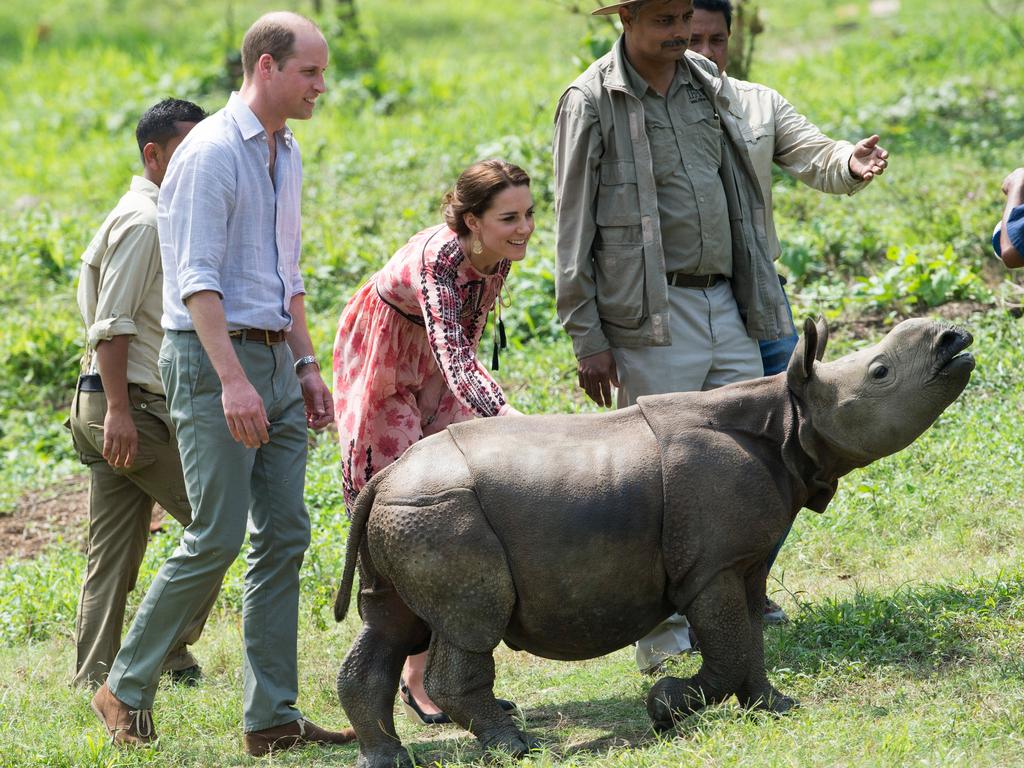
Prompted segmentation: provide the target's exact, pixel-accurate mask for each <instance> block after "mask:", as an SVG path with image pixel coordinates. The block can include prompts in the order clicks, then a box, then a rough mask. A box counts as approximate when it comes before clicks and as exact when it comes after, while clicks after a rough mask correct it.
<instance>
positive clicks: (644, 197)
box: [554, 36, 793, 670]
mask: <svg viewBox="0 0 1024 768" xmlns="http://www.w3.org/2000/svg"><path fill="white" fill-rule="evenodd" d="M722 91H723V84H722V80H721V79H720V78H719V77H717V70H716V68H715V66H714V65H713V64H712V63H711V62H709V61H708V60H707V59H705V58H704V57H702V56H699V55H696V54H693V53H690V52H688V53H687V54H686V56H685V57H684V58H683V59H682V60H680V62H679V63H678V65H677V71H676V75H675V77H674V78H673V82H672V84H671V85H670V87H669V90H668V92H667V94H666V97H662V96H661V95H660V94H657V93H656V92H654V91H653V90H652V89H650V88H649V87H648V86H647V84H646V83H645V82H644V81H643V79H642V78H641V77H640V76H639V75H638V74H637V73H636V71H635V70H634V69H633V68H632V66H631V65H630V64H629V62H628V60H627V58H626V56H625V40H624V37H622V36H620V37H619V39H618V41H617V42H616V44H615V46H614V47H613V49H612V50H611V51H610V52H609V53H608V54H606V55H605V56H603V57H601V58H600V59H598V60H597V61H596V62H594V63H593V64H592V65H591V66H590V67H589V68H588V69H587V70H586V71H585V72H584V73H583V74H582V75H580V76H579V77H578V78H577V80H576V81H575V82H574V83H573V84H572V85H570V86H569V88H568V89H567V90H566V92H565V93H564V94H563V95H562V98H561V100H560V101H559V105H558V110H557V114H556V119H555V126H556V127H555V138H554V163H555V188H556V198H555V206H556V216H557V234H556V249H557V270H556V276H555V289H556V296H557V309H558V314H559V318H560V319H561V321H562V324H563V326H564V327H565V329H566V331H567V332H568V333H569V335H570V336H571V337H572V342H573V350H574V352H575V354H576V357H577V358H579V359H582V358H585V357H588V356H590V355H594V354H597V353H599V352H603V351H605V350H609V349H610V350H611V351H612V353H613V356H614V357H615V361H616V365H617V368H618V374H619V381H620V388H619V406H620V407H622V406H625V405H629V404H632V402H634V401H635V398H636V396H638V395H644V394H655V393H657V392H667V391H677V390H687V389H702V388H704V389H707V388H711V387H714V386H720V385H722V384H726V383H729V382H732V381H740V380H743V379H749V378H756V377H758V376H760V375H762V373H763V369H762V367H761V358H760V353H759V350H758V346H757V343H756V340H760V339H777V338H779V337H781V336H787V335H790V334H792V333H793V323H792V320H791V317H790V314H789V309H788V305H787V304H786V300H785V296H784V294H783V293H782V287H781V285H780V283H779V279H778V275H777V274H776V272H775V267H774V264H773V256H774V255H777V251H776V252H775V254H773V253H772V252H771V251H770V250H769V248H768V246H767V243H768V234H767V227H768V221H767V215H766V201H765V195H764V191H763V189H762V187H761V185H760V184H759V183H758V178H757V175H756V173H755V171H754V169H753V166H752V163H751V159H750V155H749V153H748V150H747V143H746V142H745V140H744V136H743V133H742V126H741V123H740V122H739V121H738V120H737V119H736V118H735V116H734V115H733V114H732V113H731V112H730V110H729V101H728V98H727V97H726V96H725V95H724V94H723V92H722ZM670 286H671V287H670ZM691 289H692V290H691ZM659 348H671V349H664V350H663V351H659ZM716 358H720V359H716ZM689 647H690V643H689V639H688V628H687V625H686V620H685V618H684V617H682V616H678V615H677V616H674V617H672V618H671V619H670V620H669V621H668V622H666V623H665V624H662V625H661V626H660V627H658V628H656V629H655V630H654V631H653V632H652V633H651V634H650V635H648V636H647V637H646V638H643V639H641V640H640V641H639V643H638V646H637V663H638V665H639V666H640V667H641V668H642V669H645V670H646V669H652V668H654V667H656V665H657V664H658V663H659V662H660V661H662V660H663V659H665V658H668V657H669V656H671V655H673V654H674V653H678V652H680V651H683V650H686V649H688V648H689Z"/></svg>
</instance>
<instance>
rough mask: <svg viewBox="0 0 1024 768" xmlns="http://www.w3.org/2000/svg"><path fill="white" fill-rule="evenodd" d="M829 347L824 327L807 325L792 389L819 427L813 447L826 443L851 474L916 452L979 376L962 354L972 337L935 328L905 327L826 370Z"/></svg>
mask: <svg viewBox="0 0 1024 768" xmlns="http://www.w3.org/2000/svg"><path fill="white" fill-rule="evenodd" d="M827 341H828V327H827V326H826V325H825V322H824V320H819V321H818V324H817V325H816V324H815V323H814V322H812V321H811V320H810V319H808V320H806V321H805V323H804V334H803V337H802V338H801V339H800V342H799V343H798V344H797V347H796V349H795V350H794V351H793V356H792V358H790V362H789V368H788V370H787V372H786V377H787V383H788V385H789V388H790V390H791V391H792V392H793V394H794V395H795V396H796V398H797V399H798V400H799V401H800V402H801V403H802V405H803V407H804V409H805V412H806V415H807V417H808V419H807V420H809V422H810V423H811V424H813V431H814V433H815V436H816V438H817V439H816V440H815V441H814V442H816V443H824V446H825V447H826V449H827V452H828V453H829V454H830V457H831V459H832V462H834V463H835V464H838V465H845V466H846V467H849V468H852V467H860V466H864V465H866V464H869V463H870V462H872V461H874V460H875V459H878V458H881V457H882V456H887V455H889V454H891V453H895V452H896V451H899V450H901V449H902V448H905V447H906V446H908V445H910V443H912V442H913V441H914V440H915V439H916V438H917V437H918V436H919V435H920V434H921V433H922V432H924V431H925V430H926V429H928V427H930V426H931V425H932V423H933V422H934V421H935V419H937V418H938V416H939V414H940V413H942V412H943V411H944V410H945V409H946V407H947V406H948V405H949V404H950V403H952V402H953V401H954V400H955V399H956V398H957V396H959V394H960V393H961V392H962V391H963V389H964V387H966V386H967V382H968V381H969V380H970V378H971V371H973V370H974V358H973V357H972V356H971V355H970V353H968V352H964V350H965V349H966V348H967V347H969V346H970V345H971V342H972V341H973V338H972V337H971V335H970V334H969V333H967V332H966V331H964V330H963V329H961V328H958V327H956V326H951V325H947V324H943V323H938V322H934V321H931V320H925V319H913V320H905V321H904V322H902V323H900V324H899V325H897V326H896V327H895V328H893V329H892V330H891V331H890V332H889V333H888V334H887V335H886V336H885V338H884V339H882V340H881V341H880V342H879V343H878V344H875V345H874V346H871V347H867V348H865V349H862V350H859V351H857V352H854V353H852V354H849V355H846V356H845V357H842V358H840V359H838V360H835V361H833V362H829V363H823V362H820V361H821V359H822V357H823V355H824V352H825V345H826V343H827ZM804 426H805V425H802V426H801V443H804V444H805V445H806V444H807V443H808V442H809V441H807V440H805V439H804V434H803V433H804ZM807 426H809V425H807ZM818 452H819V451H816V453H818ZM832 462H830V463H832Z"/></svg>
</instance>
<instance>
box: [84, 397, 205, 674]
mask: <svg viewBox="0 0 1024 768" xmlns="http://www.w3.org/2000/svg"><path fill="white" fill-rule="evenodd" d="M128 394H129V398H130V400H131V408H132V420H133V421H134V422H135V428H136V430H138V434H139V450H138V455H137V457H136V459H135V462H134V463H133V465H132V466H131V467H129V468H127V469H115V468H114V467H111V466H110V465H109V464H108V463H107V462H106V461H105V460H104V458H103V455H102V451H103V419H104V417H105V415H106V412H107V401H106V397H105V396H104V394H103V393H102V392H82V391H78V392H76V393H75V399H74V401H73V402H72V405H71V419H70V427H71V435H72V439H73V440H74V444H75V449H76V450H77V451H78V455H79V458H80V459H81V461H82V463H83V464H85V465H86V466H88V467H89V551H88V561H87V563H86V568H85V579H84V580H83V582H82V591H81V596H80V598H79V601H78V617H77V621H76V623H75V649H76V659H75V679H74V684H75V685H80V686H89V685H91V686H99V685H101V684H102V683H103V681H104V679H105V678H106V676H107V673H108V672H109V671H110V667H111V664H113V661H114V657H115V656H116V655H117V651H118V649H119V648H120V647H121V630H122V628H123V626H124V615H125V604H126V603H127V600H128V593H129V592H131V591H132V590H133V589H134V588H135V584H136V580H137V578H138V575H139V567H140V565H141V564H142V558H143V555H144V554H145V552H146V544H147V541H148V539H149V521H150V518H151V515H152V512H153V504H154V502H159V504H160V506H162V507H163V508H164V509H166V510H167V511H168V512H169V513H170V514H171V515H172V516H173V517H174V518H175V519H176V520H177V521H178V522H179V523H181V524H182V526H187V525H188V524H189V523H190V522H191V521H192V518H191V508H190V507H189V503H188V497H187V495H186V493H185V480H184V478H183V476H182V472H181V460H180V459H179V457H178V445H177V442H176V440H175V438H174V429H173V427H172V426H171V423H170V418H169V417H168V415H167V405H166V401H165V400H164V398H163V397H161V396H160V395H154V394H152V393H150V392H146V391H145V390H143V389H141V388H140V387H138V386H137V385H134V384H132V385H129V388H128ZM219 590H220V585H219V584H218V585H217V588H216V589H213V590H212V591H211V593H210V594H209V596H208V598H207V600H206V602H205V603H204V604H203V606H202V608H201V610H200V611H199V613H198V614H197V615H196V617H195V618H194V619H193V620H192V621H190V622H189V624H188V626H187V627H186V628H185V631H184V632H183V634H182V636H181V637H180V638H176V639H175V642H174V643H173V644H172V646H171V649H170V651H169V652H168V654H167V656H166V657H165V658H164V661H163V665H162V669H163V670H165V671H166V670H182V669H187V668H188V667H191V666H193V665H195V664H196V660H195V658H194V657H193V656H192V654H191V653H190V652H189V650H188V647H187V646H189V645H192V644H194V643H195V642H196V641H197V640H198V639H199V636H200V634H201V633H202V631H203V626H204V625H205V623H206V620H207V617H208V616H209V613H210V610H211V609H212V608H213V605H214V603H215V602H216V599H217V593H218V592H219Z"/></svg>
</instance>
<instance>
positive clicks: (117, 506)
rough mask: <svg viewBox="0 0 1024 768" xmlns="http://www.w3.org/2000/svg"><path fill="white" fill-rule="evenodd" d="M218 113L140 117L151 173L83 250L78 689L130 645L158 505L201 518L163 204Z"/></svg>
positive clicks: (185, 667)
mask: <svg viewBox="0 0 1024 768" xmlns="http://www.w3.org/2000/svg"><path fill="white" fill-rule="evenodd" d="M205 116H206V114H205V112H203V110H202V109H201V108H200V107H198V106H196V105H195V104H192V103H191V102H187V101H181V100H177V99H167V100H165V101H162V102H160V103H159V104H157V105H155V106H154V107H152V108H151V109H150V110H148V111H147V112H146V113H145V114H144V115H143V116H142V118H141V119H140V120H139V124H138V127H137V128H136V132H135V135H136V139H137V141H138V145H139V151H140V152H141V154H142V162H143V166H144V170H143V175H142V176H135V177H133V178H132V182H131V188H130V189H129V191H128V192H127V193H126V194H125V195H124V196H123V197H122V198H121V200H120V201H119V202H118V204H117V206H116V207H115V208H114V210H113V211H112V212H111V213H110V214H109V215H108V216H107V218H106V220H105V221H104V222H103V226H101V227H100V229H99V231H98V232H97V233H96V235H95V236H94V237H93V239H92V242H90V243H89V247H88V248H86V250H85V252H84V253H83V254H82V268H81V273H80V276H79V283H78V305H79V308H80V309H81V312H82V319H83V320H84V321H85V326H86V329H87V331H88V349H87V352H86V354H85V357H84V358H83V361H82V370H83V374H82V376H81V377H80V378H79V384H78V389H77V391H76V393H75V398H74V402H73V403H72V406H71V419H70V425H71V432H72V437H73V439H74V443H75V448H76V450H77V451H78V454H79V457H80V458H81V460H82V463H83V464H86V465H87V466H88V467H89V553H88V563H87V565H86V572H85V580H84V582H83V584H82V593H81V598H80V600H79V605H78V620H77V622H76V626H75V645H76V650H77V656H76V663H75V679H74V682H75V684H76V685H82V686H88V685H91V686H93V687H97V686H99V685H100V684H101V683H102V682H103V680H104V678H105V677H106V675H107V673H108V672H109V671H110V665H111V663H112V662H113V660H114V657H115V656H116V655H117V651H118V649H119V648H120V646H121V629H122V626H123V623H124V614H125V603H126V600H127V597H128V593H129V592H130V591H131V590H132V589H133V588H134V586H135V581H136V578H137V576H138V572H139V566H140V565H141V563H142V557H143V555H144V553H145V551H146V541H147V538H148V535H149V522H150V517H151V515H152V511H153V504H154V502H159V503H160V505H161V506H162V507H163V508H164V509H166V510H167V511H168V512H170V513H171V514H172V515H173V516H174V517H175V519H177V520H178V521H179V522H180V523H181V524H182V525H184V526H187V525H188V524H189V523H190V522H191V508H190V507H189V503H188V497H187V496H186V493H185V481H184V478H183V476H182V470H181V460H180V458H179V456H178V446H177V441H176V440H175V435H174V429H173V427H172V426H171V422H170V419H169V417H168V414H167V405H166V402H165V399H164V388H163V384H162V383H161V381H160V373H159V371H158V369H157V358H158V355H159V351H160V344H161V341H162V340H163V329H162V328H161V327H160V316H161V313H162V299H161V292H162V287H163V280H162V270H161V262H160V242H159V238H158V236H157V224H156V201H157V193H158V191H159V188H160V183H161V182H162V181H163V177H164V173H165V171H166V170H167V164H168V162H169V161H170V158H171V155H172V154H173V153H174V150H175V149H176V148H177V146H178V144H179V143H180V142H181V140H182V139H183V138H184V137H185V135H186V134H187V133H188V132H189V131H190V130H191V129H192V128H193V126H195V125H196V123H198V122H199V121H200V120H202V119H203V118H204V117H205ZM216 596H217V591H214V592H213V594H211V595H210V598H209V600H208V601H207V603H206V605H205V606H204V608H203V610H202V611H200V612H199V614H198V615H197V616H196V618H195V620H194V621H193V622H192V623H191V624H190V626H189V627H188V629H187V630H186V632H185V634H184V636H183V637H182V638H181V640H180V641H179V642H177V643H176V644H175V646H174V647H173V648H172V650H171V652H170V654H168V656H167V658H166V660H165V662H164V670H165V671H166V672H168V673H170V675H171V678H172V679H173V680H175V681H178V682H184V683H192V684H194V682H195V681H196V680H197V678H198V675H199V665H198V664H197V663H196V660H195V658H193V656H192V654H191V653H189V651H188V649H187V647H186V646H187V645H188V644H192V643H194V642H195V641H196V640H197V639H198V638H199V634H200V633H201V631H202V628H203V625H204V624H205V622H206V618H207V616H208V615H209V611H210V608H211V607H212V606H213V603H214V601H215V600H216Z"/></svg>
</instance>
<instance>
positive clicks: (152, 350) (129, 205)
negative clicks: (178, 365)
mask: <svg viewBox="0 0 1024 768" xmlns="http://www.w3.org/2000/svg"><path fill="white" fill-rule="evenodd" d="M159 191H160V188H159V187H157V186H156V184H153V183H152V182H151V181H148V180H147V179H144V178H142V177H140V176H133V177H132V183H131V188H130V189H129V190H128V192H127V193H126V194H125V195H124V196H123V197H122V198H121V200H120V201H119V202H118V204H117V206H116V207H115V208H114V210H113V211H111V212H110V214H109V215H108V216H107V218H106V220H105V221H104V222H103V226H101V227H100V229H99V231H98V232H97V233H96V235H95V236H94V237H93V239H92V242H90V243H89V247H88V248H86V249H85V253H83V254H82V269H81V272H80V273H79V278H78V307H79V309H80V310H81V312H82V319H83V320H84V321H85V327H86V329H87V330H88V336H89V349H88V351H87V352H86V355H85V359H84V360H83V362H82V368H83V370H86V371H90V372H95V371H96V363H95V360H94V358H95V350H96V345H97V344H98V343H99V342H101V341H109V340H110V339H112V338H114V337H115V336H131V337H132V338H131V340H130V343H129V344H128V383H129V384H138V385H139V386H140V387H142V388H143V389H145V390H147V391H148V392H152V393H154V394H159V395H162V394H164V386H163V383H162V382H161V381H160V373H159V370H158V369H157V357H158V355H159V353H160V344H161V342H162V341H163V336H164V333H163V329H162V328H161V327H160V315H161V312H162V308H163V302H162V300H161V293H162V290H163V270H162V269H161V266H160V239H159V237H158V236H157V230H156V201H157V195H158V193H159Z"/></svg>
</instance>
